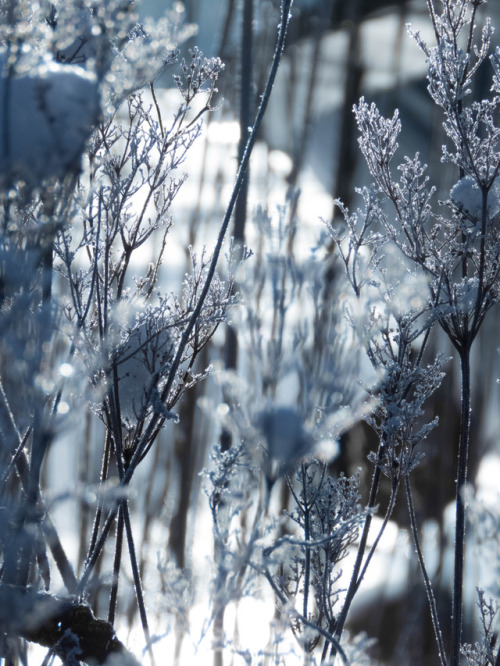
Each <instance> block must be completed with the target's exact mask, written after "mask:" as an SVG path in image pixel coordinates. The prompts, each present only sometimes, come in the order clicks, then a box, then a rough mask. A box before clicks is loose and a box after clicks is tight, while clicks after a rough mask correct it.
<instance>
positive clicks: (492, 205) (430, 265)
mask: <svg viewBox="0 0 500 666" xmlns="http://www.w3.org/2000/svg"><path fill="white" fill-rule="evenodd" d="M480 4H483V3H482V2H468V1H466V0H460V1H459V2H452V1H451V0H444V1H443V3H442V8H441V10H440V11H438V9H437V8H436V6H435V4H434V2H433V1H432V0H430V1H429V3H428V6H429V12H430V17H431V21H432V25H433V28H434V35H435V39H436V43H435V45H433V46H429V45H427V44H426V43H425V42H424V41H423V39H422V38H421V36H420V35H419V34H418V33H413V37H414V38H415V39H416V41H417V43H418V45H419V46H420V47H421V49H422V50H423V52H424V54H425V55H426V57H427V60H428V66H429V70H428V81H429V85H428V90H429V93H430V96H431V98H432V100H433V101H434V103H435V104H436V105H438V106H439V107H441V109H442V112H443V128H444V132H445V134H446V136H447V139H448V145H446V146H444V147H443V152H442V161H443V162H444V163H448V164H450V165H451V167H450V168H451V169H453V168H454V169H455V174H456V175H455V177H456V184H455V185H454V187H452V189H451V191H450V194H449V197H448V198H447V199H446V200H445V201H441V202H435V201H434V199H435V193H436V189H435V187H433V186H432V185H431V183H430V179H429V176H428V175H427V174H426V165H425V164H422V162H421V160H420V157H419V155H418V153H417V154H416V155H415V156H413V157H405V158H404V159H403V161H402V162H400V163H399V164H397V165H396V166H394V161H395V158H396V153H397V148H398V135H399V133H400V131H401V122H400V120H399V114H398V112H397V111H396V112H395V113H394V115H393V117H392V118H384V117H383V116H382V115H381V114H380V112H379V110H378V109H377V107H376V106H375V105H374V104H368V103H367V102H366V101H365V100H364V99H363V98H362V99H361V100H360V102H359V104H357V105H356V106H355V107H354V113H355V117H356V121H357V124H358V128H359V131H360V138H359V145H360V148H361V151H362V153H363V155H364V157H365V160H366V163H367V165H368V169H369V171H370V174H371V176H372V177H373V179H374V185H373V186H372V188H371V189H369V190H364V191H363V197H364V200H365V210H364V211H359V212H358V214H355V215H350V214H349V212H348V211H346V210H345V209H344V208H343V207H342V212H343V214H344V219H345V223H346V231H344V230H342V229H341V228H338V227H337V225H333V226H330V231H331V234H332V237H333V239H334V241H335V243H336V245H337V248H338V251H339V254H340V256H341V258H342V260H343V262H344V264H345V267H346V270H347V276H348V279H349V282H350V283H351V286H352V287H353V289H354V292H355V294H356V296H357V297H358V298H363V297H364V298H365V299H367V301H366V300H365V302H368V307H369V310H370V321H369V324H368V325H367V326H366V325H365V326H364V327H363V330H362V333H361V339H362V341H364V342H365V346H366V349H367V353H368V356H369V358H370V360H371V362H372V364H373V365H374V367H376V368H377V370H378V371H379V372H380V373H381V376H382V379H381V380H380V381H379V382H378V383H377V385H376V387H375V389H371V390H370V393H371V394H372V396H373V397H374V398H376V399H377V404H376V407H375V409H374V411H373V415H372V416H371V417H370V418H369V419H368V421H369V423H370V424H371V425H372V426H373V427H374V429H375V431H376V432H377V434H378V435H379V438H380V446H379V450H378V452H377V453H376V454H375V453H373V454H372V455H371V460H372V461H373V462H374V463H375V465H376V469H375V473H374V477H373V482H372V490H371V496H370V503H369V506H373V504H372V502H373V501H374V499H375V496H376V490H377V484H378V474H379V471H380V470H381V471H383V472H384V473H385V474H387V475H388V476H389V477H390V478H391V479H392V488H393V492H392V494H391V499H390V502H389V507H388V514H390V511H391V510H392V507H393V505H394V501H395V494H394V491H395V489H396V488H397V487H398V485H399V482H400V481H403V480H404V482H405V486H406V493H407V499H408V506H409V510H410V522H411V526H412V532H413V536H414V539H415V543H416V549H417V555H418V557H419V563H420V565H421V568H422V572H423V576H424V582H425V586H426V591H427V596H428V601H429V607H430V610H431V614H432V620H433V624H434V629H435V635H436V641H437V648H438V654H439V659H440V663H441V664H443V665H444V664H448V663H450V664H452V665H453V666H455V665H456V664H458V663H459V659H460V651H461V644H460V638H461V629H462V587H463V560H464V540H465V505H464V498H463V490H464V486H465V483H466V480H467V452H468V448H469V443H470V442H469V440H470V397H471V393H470V351H471V346H472V343H473V341H474V339H475V338H476V336H477V334H478V331H479V329H480V327H481V325H482V323H483V321H484V318H485V315H486V313H487V312H488V310H489V309H490V308H492V307H493V306H494V305H495V304H496V303H497V302H498V297H499V286H500V282H499V270H500V236H499V230H498V219H499V213H500V207H499V200H498V191H499V186H498V170H499V168H500V152H499V150H498V140H499V138H500V135H499V130H498V128H497V126H496V117H497V114H498V106H499V103H500V98H499V97H498V53H495V54H493V55H492V56H490V50H491V46H490V43H491V35H492V27H491V25H490V23H489V21H486V23H485V25H484V28H483V29H482V32H481V35H480V37H479V39H477V38H476V34H475V28H476V12H477V9H478V7H479V5H480ZM489 57H491V61H492V63H493V67H494V75H493V79H492V84H491V95H490V97H488V98H487V99H483V100H478V101H477V100H472V101H470V98H471V94H472V93H471V89H472V84H473V81H474V77H475V75H476V74H477V72H478V70H479V68H480V67H482V68H484V67H485V66H486V65H487V60H488V58H489ZM398 172H399V173H398ZM397 174H398V175H397ZM382 239H383V240H382ZM386 243H391V244H393V246H395V247H396V248H397V249H398V250H399V251H400V252H401V255H402V258H403V262H405V263H406V265H407V266H408V267H409V269H408V270H409V271H411V273H409V274H411V275H412V276H413V279H417V278H418V280H419V281H420V285H421V286H422V285H423V286H424V287H425V290H426V291H427V297H426V298H425V297H424V298H422V291H421V292H420V297H419V298H416V299H415V298H412V297H411V296H410V297H408V293H407V292H406V291H405V290H404V289H402V288H401V284H400V283H396V284H394V282H393V280H392V279H391V280H388V279H387V276H386V271H387V265H388V264H389V261H391V260H393V259H394V252H393V250H391V249H390V246H389V245H387V244H386ZM382 250H383V251H384V252H385V253H388V257H389V261H388V262H387V263H386V264H385V263H384V262H385V260H386V259H387V258H386V257H384V256H383V255H382ZM384 266H385V267H384ZM405 270H406V269H405ZM377 284H378V285H381V286H383V287H384V289H385V290H386V294H385V295H383V296H382V297H381V298H380V299H379V301H378V302H376V303H375V304H374V305H371V306H370V303H373V300H374V296H373V290H374V289H375V288H376V286H377ZM388 284H389V285H390V289H388V290H387V288H386V286H385V285H388ZM397 300H399V302H400V303H401V302H405V303H406V304H407V307H406V309H405V308H404V307H402V306H401V305H398V306H397V307H396V311H395V310H394V307H393V304H394V302H395V301H397ZM351 320H352V321H353V323H357V322H356V321H355V317H353V316H352V315H351ZM436 323H438V324H439V325H440V326H441V327H442V329H443V330H444V331H445V332H446V334H447V335H448V337H449V339H450V340H451V342H452V343H453V345H454V346H455V348H456V349H457V351H458V354H459V357H460V363H461V371H462V374H461V376H462V417H461V424H460V430H461V432H460V441H459V442H457V454H458V455H457V458H458V463H457V470H458V471H457V478H458V483H457V496H456V537H455V564H454V585H453V605H452V625H453V626H452V645H451V651H450V656H449V661H448V658H447V656H446V654H445V648H444V644H443V639H442V636H441V629H440V621H439V618H438V615H437V610H436V604H435V601H434V596H433V593H432V588H431V584H430V580H429V577H428V575H427V572H426V569H425V563H424V561H423V557H422V553H421V549H420V546H419V537H418V531H417V529H416V523H415V515H414V511H413V502H412V497H411V485H410V481H409V475H410V472H411V471H412V469H413V467H414V466H415V464H416V463H417V462H418V454H417V457H415V451H416V450H417V446H418V445H419V443H420V442H421V441H422V440H423V439H425V437H426V436H427V434H428V433H429V431H430V429H431V428H432V427H434V426H436V425H437V423H436V421H431V422H427V423H425V422H424V423H423V425H421V426H418V423H419V422H420V423H422V417H423V416H424V410H423V405H424V402H425V401H426V400H427V399H428V398H429V397H430V395H431V394H432V393H433V392H434V391H435V390H436V388H437V387H438V385H439V383H440V381H441V378H442V372H441V366H442V360H441V359H440V358H439V357H438V358H437V359H436V360H435V361H434V362H432V363H430V364H429V365H427V366H425V365H424V364H423V363H422V359H423V357H424V354H425V350H426V344H427V340H428V337H429V332H430V330H431V329H432V327H433V326H434V325H435V324H436ZM388 514H386V518H387V515H388ZM369 524H370V516H368V518H367V520H366V523H365V528H364V532H365V533H366V529H367V526H369ZM363 539H364V535H363V537H362V539H361V547H360V550H359V553H361V551H362V549H363V547H364V544H363ZM377 540H378V538H377ZM369 559H370V554H369V555H368V556H367V560H366V562H365V564H364V565H363V568H361V562H362V554H361V555H358V558H357V561H356V565H355V569H354V573H353V577H352V580H351V585H350V587H349V590H348V592H347V602H346V604H345V606H344V609H343V612H342V614H341V619H340V621H339V623H338V626H339V627H340V628H341V627H342V626H343V621H344V620H345V616H346V614H347V610H348V607H349V604H350V600H351V597H352V596H353V595H354V594H355V592H356V591H357V588H358V586H359V583H360V581H361V578H362V575H363V571H364V570H365V569H366V565H367V562H368V561H369ZM340 635H341V634H340V633H337V637H338V638H340ZM471 650H472V648H470V647H469V648H467V650H466V652H467V653H468V656H469V655H470V654H471ZM491 663H493V662H491Z"/></svg>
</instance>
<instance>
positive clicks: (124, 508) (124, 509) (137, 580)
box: [120, 500, 155, 666]
mask: <svg viewBox="0 0 500 666" xmlns="http://www.w3.org/2000/svg"><path fill="white" fill-rule="evenodd" d="M120 513H121V514H123V520H124V523H125V532H126V534H127V544H128V552H129V555H130V564H131V567H132V575H133V578H134V586H135V594H136V598H137V606H138V608H139V615H140V617H141V623H142V628H143V631H144V636H145V637H146V648H147V650H148V653H149V658H150V660H151V666H155V658H154V654H153V645H152V641H151V634H150V631H149V624H148V618H147V614H146V604H145V603H144V596H143V594H142V583H141V576H140V573H139V565H138V563H137V556H136V552H135V544H134V536H133V534H132V525H131V524H130V512H129V508H128V502H127V501H126V500H125V501H123V502H122V504H121V507H120Z"/></svg>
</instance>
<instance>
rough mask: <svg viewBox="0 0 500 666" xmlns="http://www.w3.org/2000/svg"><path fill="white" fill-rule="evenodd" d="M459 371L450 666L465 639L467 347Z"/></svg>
mask: <svg viewBox="0 0 500 666" xmlns="http://www.w3.org/2000/svg"><path fill="white" fill-rule="evenodd" d="M460 369H461V373H462V377H461V381H462V395H461V399H462V408H461V415H460V443H459V450H458V468H457V497H456V523H455V561H454V574H453V601H452V616H451V635H452V644H451V657H450V666H459V663H460V647H461V638H462V615H463V608H462V603H463V583H464V581H463V578H464V553H465V501H464V497H463V492H464V487H465V484H466V482H467V457H468V452H469V439H470V403H471V394H470V347H469V346H464V348H463V349H462V350H461V353H460Z"/></svg>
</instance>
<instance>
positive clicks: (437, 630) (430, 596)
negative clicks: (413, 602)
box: [405, 475, 448, 666]
mask: <svg viewBox="0 0 500 666" xmlns="http://www.w3.org/2000/svg"><path fill="white" fill-rule="evenodd" d="M405 489H406V499H407V503H408V513H409V515H410V526H411V533H412V536H413V542H414V544H415V551H416V553H417V559H418V563H419V565H420V569H421V571H422V576H423V578H424V584H425V591H426V593H427V601H428V602H429V610H430V612H431V619H432V626H433V628H434V635H435V636H436V643H437V647H438V653H439V662H440V664H441V666H447V663H448V662H447V660H446V653H445V649H444V644H443V635H442V632H441V625H440V623H439V616H438V612H437V606H436V599H435V597H434V592H433V590H432V584H431V580H430V578H429V574H428V573H427V568H426V566H425V561H424V555H423V553H422V549H421V547H420V537H419V534H418V529H417V521H416V519H415V507H414V506H413V497H412V492H411V484H410V477H409V476H408V475H406V476H405Z"/></svg>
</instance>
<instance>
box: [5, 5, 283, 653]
mask: <svg viewBox="0 0 500 666" xmlns="http://www.w3.org/2000/svg"><path fill="white" fill-rule="evenodd" d="M289 4H290V3H289V2H284V3H283V17H282V23H281V27H280V33H279V40H278V45H277V49H276V54H275V59H274V61H273V66H272V68H271V73H270V76H269V81H268V84H267V88H266V90H265V92H264V96H263V101H262V103H261V106H260V108H259V113H258V115H257V118H256V121H255V125H254V129H255V132H257V130H258V127H259V125H260V123H261V122H262V117H263V114H264V112H265V108H266V104H267V101H268V99H269V95H270V92H271V89H272V84H273V81H274V77H275V75H276V70H277V67H278V64H279V60H280V56H281V52H282V50H283V45H284V40H285V35H286V27H287V24H288V20H289V11H288V10H289ZM167 28H168V29H167ZM180 36H182V34H181V35H180ZM175 37H179V35H175V30H174V29H173V25H172V24H171V23H170V24H169V22H168V15H167V18H166V19H165V21H163V22H162V24H161V25H160V26H158V27H154V26H151V25H143V24H139V23H138V22H137V17H136V16H135V14H134V13H133V11H132V3H129V2H121V1H120V0H116V1H114V0H111V1H110V2H106V3H104V4H102V3H93V2H88V3H87V2H80V1H79V0H74V2H69V3H68V2H54V3H49V2H47V3H40V5H39V4H37V3H35V4H34V5H32V4H31V3H27V2H24V1H23V0H20V1H19V2H17V1H15V0H10V1H8V2H6V3H4V4H3V5H2V8H1V10H0V42H1V46H2V53H1V57H2V62H1V64H2V72H1V74H2V78H1V81H2V86H1V94H0V97H1V100H0V102H1V103H0V107H1V113H2V114H3V115H2V117H1V120H2V137H1V143H0V175H1V200H2V201H1V203H2V218H1V266H0V271H1V283H2V287H1V294H0V313H1V317H0V327H1V331H2V343H1V351H2V357H1V367H0V376H1V383H0V387H1V390H0V421H1V430H2V435H3V437H2V442H1V449H0V453H1V461H0V464H1V467H0V480H1V488H0V492H1V506H2V510H1V527H2V530H1V535H2V536H1V539H0V548H1V555H2V562H1V568H0V594H1V596H2V600H3V601H5V600H6V597H7V595H9V594H10V595H11V596H12V608H13V612H12V613H11V617H10V618H8V621H7V619H6V621H5V622H3V621H2V634H3V636H2V641H3V640H4V639H5V643H4V642H2V656H6V657H7V658H8V659H9V660H10V663H14V662H15V660H16V659H17V658H18V657H19V656H21V658H23V657H22V655H23V652H24V647H23V639H26V640H33V641H35V642H38V643H40V644H42V645H45V646H46V647H47V648H48V650H49V654H48V655H47V661H48V660H50V659H51V658H52V656H53V655H58V656H59V657H60V658H62V659H63V660H64V662H65V663H76V661H78V660H81V659H84V660H90V661H92V660H94V661H97V662H99V663H102V662H104V660H105V659H106V658H107V657H108V656H109V657H110V659H111V656H110V655H111V654H112V653H114V652H117V651H118V652H120V654H121V658H122V660H123V663H125V662H126V661H127V660H129V661H130V659H132V658H131V657H130V656H129V655H127V654H126V651H125V650H124V648H123V645H122V644H121V643H120V642H119V641H118V640H117V639H116V637H115V636H114V624H115V621H116V613H117V599H118V582H119V575H120V571H121V568H122V559H123V557H122V551H123V549H124V545H125V546H126V550H127V551H128V555H129V558H130V565H131V571H132V578H133V583H134V588H135V594H136V599H137V608H138V611H139V615H140V620H141V623H142V626H143V629H144V633H145V636H146V641H147V649H148V651H149V653H150V657H151V660H152V662H153V663H154V659H153V655H152V648H151V637H150V632H149V624H148V619H147V614H146V605H145V602H144V596H143V588H142V582H141V576H140V567H139V562H138V557H137V548H136V546H135V542H134V536H133V530H132V524H131V515H130V507H129V501H128V492H127V489H128V487H129V485H130V482H131V480H132V478H133V476H134V474H135V472H136V470H137V468H138V466H139V464H140V463H141V462H142V461H143V460H144V458H145V457H146V456H147V454H148V452H149V451H150V450H151V448H152V447H153V445H154V444H155V442H156V441H157V439H158V435H159V433H160V431H161V429H162V428H163V426H164V424H165V423H166V422H168V421H169V420H172V419H176V418H177V416H176V415H175V414H174V411H173V409H174V407H175V405H176V404H177V403H178V401H179V400H180V399H181V397H182V396H183V394H184V392H185V391H186V390H187V389H189V388H190V387H192V386H193V385H194V384H196V383H197V382H199V381H200V379H202V378H204V377H205V376H206V370H205V369H204V368H202V369H201V371H200V370H199V369H198V368H196V366H195V364H196V362H197V359H198V357H199V354H200V352H201V350H202V349H203V348H204V347H205V346H206V345H207V343H208V342H209V340H210V339H211V337H212V335H213V333H214V331H215V330H216V329H217V327H218V325H219V324H220V322H222V321H224V319H225V317H226V312H227V309H228V307H229V306H230V305H231V304H232V302H233V297H232V293H231V292H232V290H231V284H230V280H229V282H228V283H224V282H223V281H222V280H221V279H220V278H219V277H218V274H217V272H216V268H217V265H218V261H219V256H220V253H221V248H222V243H223V241H224V238H225V234H226V231H227V227H228V222H229V219H230V217H231V214H232V210H233V208H234V203H235V200H236V197H237V195H238V190H239V187H240V186H241V181H242V178H243V174H244V172H245V169H246V166H247V164H248V160H249V157H250V154H251V150H252V146H253V144H254V142H255V138H254V136H253V135H252V134H251V135H250V137H249V140H248V145H247V150H246V152H245V155H244V156H243V158H242V161H241V165H240V174H239V176H238V179H237V181H236V183H235V187H234V191H233V195H232V198H231V200H230V203H229V205H228V209H227V212H226V216H225V218H224V221H223V223H222V225H221V229H220V231H219V235H218V240H217V243H216V246H215V250H214V252H213V254H212V255H208V253H207V252H202V253H201V255H200V256H197V255H196V254H195V253H194V252H192V251H191V250H190V256H191V270H190V271H189V272H188V274H187V275H186V276H185V279H184V281H183V284H182V286H181V288H180V290H179V293H178V294H175V293H165V292H164V291H162V289H161V288H160V285H159V282H158V276H159V270H160V266H161V263H162V259H163V256H164V251H165V246H166V242H167V235H168V232H169V230H170V228H171V225H172V220H171V217H170V208H171V204H172V201H173V200H174V198H175V196H176V194H177V192H178V190H179V188H180V187H181V186H182V184H183V182H184V179H185V177H184V176H180V177H179V176H177V174H176V173H175V172H176V170H177V169H179V167H180V166H181V165H182V162H183V160H184V158H185V156H186V152H187V151H188V150H189V149H190V147H191V146H192V144H193V142H194V140H195V139H196V138H197V136H198V134H199V133H200V128H201V121H202V118H203V116H204V115H206V113H207V112H209V111H211V110H212V109H213V105H214V96H215V95H216V93H217V88H216V82H217V79H218V77H219V74H220V72H221V70H222V68H223V67H222V63H221V62H220V60H219V59H217V58H214V59H211V60H209V59H206V58H204V57H203V55H202V54H201V53H200V52H199V51H198V50H197V49H194V50H193V51H192V52H191V54H190V58H189V59H188V60H187V62H185V61H182V63H181V67H180V74H178V75H177V74H176V75H175V77H174V83H175V85H176V87H177V89H178V91H179V93H180V96H179V104H178V108H177V109H176V111H175V113H174V114H173V116H172V117H171V118H170V117H169V118H168V121H167V114H166V113H165V111H164V110H162V109H160V105H159V103H158V100H157V96H156V94H155V89H154V78H155V76H156V75H157V73H158V72H159V70H163V69H165V68H167V67H170V66H172V65H173V64H174V62H175V61H176V58H177V52H176V50H175V49H174V48H173V47H172V38H175ZM148 83H149V84H150V93H151V101H147V95H146V92H145V90H144V85H145V84H148ZM21 97H22V98H23V99H21ZM23 104H24V107H23ZM72 105H73V106H72ZM17 107H19V113H18V108H17ZM90 135H91V137H90V139H89V140H88V142H87V139H88V137H89V136H90ZM82 153H83V157H82ZM146 247H147V248H148V249H149V250H150V252H151V255H150V258H151V261H150V264H149V266H148V267H146V269H144V270H143V271H142V273H140V272H139V274H137V272H138V269H137V267H136V266H137V265H136V264H135V263H134V260H135V258H136V257H137V254H138V253H140V252H141V251H142V250H143V249H144V248H146ZM82 408H83V409H82ZM82 411H83V412H88V413H89V418H90V412H93V413H94V414H95V415H96V416H97V417H98V419H99V420H100V421H101V423H102V426H103V428H102V429H100V430H99V429H97V430H96V432H97V433H103V436H102V440H101V441H99V438H98V437H95V441H93V442H92V445H93V446H94V445H95V446H99V447H100V449H101V464H102V466H101V472H100V475H99V477H98V478H96V479H95V482H96V483H98V484H99V486H98V487H99V490H98V493H97V499H95V500H92V499H90V500H89V499H88V498H89V497H91V494H92V493H91V494H90V495H89V494H88V493H87V491H86V490H84V492H83V493H82V497H81V500H82V501H83V502H87V501H88V503H89V504H88V505H89V506H92V508H93V510H94V515H93V526H92V529H91V530H90V533H89V535H86V534H82V541H83V540H85V538H86V537H88V542H87V544H86V549H87V552H86V554H85V557H84V561H83V562H81V563H80V565H81V566H82V571H81V572H78V571H77V567H76V566H73V564H72V563H71V562H70V560H69V559H68V557H67V555H66V552H65V550H64V548H63V546H62V543H61V541H60V540H59V537H58V534H57V531H56V529H55V526H54V524H53V523H52V521H51V519H50V517H49V514H48V508H47V505H46V503H45V500H44V496H43V495H44V488H43V483H42V480H43V479H42V477H43V474H42V471H43V470H42V468H43V464H44V461H45V460H46V458H47V453H48V452H49V449H50V447H51V444H52V442H53V441H54V439H55V437H56V436H57V434H58V432H59V431H60V429H61V427H62V426H63V425H64V423H65V419H66V418H68V417H66V415H67V414H68V413H69V418H71V416H72V415H73V414H77V413H78V412H80V416H84V414H83V413H81V412H82ZM82 439H83V438H82ZM77 445H78V443H75V446H77ZM113 477H114V478H115V479H116V482H117V484H118V487H116V488H115V489H114V490H111V491H110V492H108V490H107V489H109V488H110V483H108V482H109V480H110V479H112V478H113ZM111 485H113V484H112V483H111ZM77 494H78V491H77ZM113 528H115V537H114V558H113V564H112V578H111V583H110V587H109V593H108V595H107V600H106V605H107V620H100V619H96V618H95V617H94V616H93V613H92V611H91V609H90V605H91V604H92V605H93V606H94V608H95V607H96V604H97V596H98V595H97V592H98V588H99V586H100V585H101V582H100V575H99V572H98V568H99V564H98V563H99V561H100V559H101V556H102V555H103V552H104V550H105V548H106V545H107V544H108V543H111V542H112V541H113V538H112V536H111V534H112V529H113ZM49 550H50V555H49ZM54 565H55V566H54ZM54 569H57V571H58V574H59V575H60V576H61V578H62V581H63V583H64V585H65V587H66V594H67V599H66V598H59V597H52V596H50V595H49V594H46V593H45V592H43V593H42V592H41V591H40V592H39V589H40V590H41V589H43V590H46V591H48V590H51V588H52V581H53V570H54ZM30 595H31V596H30ZM3 601H2V604H1V605H2V608H3V609H4V608H6V607H7V604H6V603H3ZM27 606H31V607H33V608H34V612H33V613H30V614H28V613H27V612H26V608H27ZM98 610H99V612H102V610H101V609H99V608H98ZM4 646H5V650H4ZM129 657H130V659H129Z"/></svg>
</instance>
